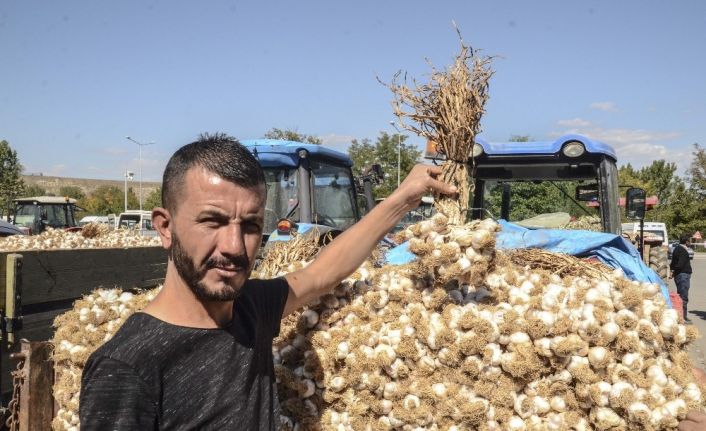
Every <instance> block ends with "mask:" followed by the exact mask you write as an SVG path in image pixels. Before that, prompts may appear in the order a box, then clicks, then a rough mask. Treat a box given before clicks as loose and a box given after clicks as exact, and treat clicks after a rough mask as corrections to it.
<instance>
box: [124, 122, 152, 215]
mask: <svg viewBox="0 0 706 431" xmlns="http://www.w3.org/2000/svg"><path fill="white" fill-rule="evenodd" d="M125 139H127V140H128V141H131V142H134V143H136V144H137V145H138V146H139V147H140V162H139V163H138V165H137V166H138V167H139V170H140V211H142V147H146V146H147V145H154V142H148V143H146V144H143V143H141V142H137V141H136V140H134V139H132V138H131V137H129V136H126V137H125Z"/></svg>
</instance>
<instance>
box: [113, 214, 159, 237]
mask: <svg viewBox="0 0 706 431" xmlns="http://www.w3.org/2000/svg"><path fill="white" fill-rule="evenodd" d="M117 227H118V229H136V230H139V231H140V234H141V235H143V236H157V231H156V230H155V229H154V227H153V226H152V211H140V210H127V211H125V212H124V213H121V214H120V216H119V217H118V225H117Z"/></svg>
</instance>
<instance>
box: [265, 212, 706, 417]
mask: <svg viewBox="0 0 706 431" xmlns="http://www.w3.org/2000/svg"><path fill="white" fill-rule="evenodd" d="M496 231H497V225H496V224H495V223H494V222H492V221H476V222H472V223H470V224H467V225H464V226H448V225H447V224H446V221H445V219H444V217H443V216H435V217H434V218H433V219H432V220H430V221H426V222H422V223H420V224H417V225H415V226H413V227H412V228H410V229H409V230H408V231H407V232H405V235H406V236H407V237H408V238H409V240H410V250H412V251H413V252H415V253H416V254H418V259H417V260H416V261H415V262H414V263H412V264H409V265H406V266H400V267H393V266H387V267H383V268H379V269H375V268H370V267H364V268H361V270H360V271H358V272H357V273H356V274H354V276H353V277H351V278H350V279H348V280H346V281H344V283H342V284H341V285H340V286H338V287H337V288H336V289H335V291H334V292H333V293H332V294H331V295H327V296H325V297H323V298H321V300H320V301H319V302H318V303H317V304H314V305H312V306H310V307H308V308H307V309H306V310H304V311H302V312H300V313H298V314H296V315H294V316H292V317H291V318H290V319H289V320H288V321H286V322H285V324H284V325H283V328H282V333H281V338H280V339H279V341H278V343H277V344H276V346H275V348H274V357H275V371H276V375H277V381H278V388H279V398H280V401H281V405H282V411H283V418H282V420H283V423H284V427H285V429H324V430H368V429H369V430H379V429H384V430H391V429H420V430H421V429H430V430H431V429H440V430H441V429H444V430H446V429H448V430H452V429H453V430H461V429H483V430H532V429H549V430H554V429H556V430H563V429H575V430H583V429H586V430H588V429H602V430H607V429H616V430H618V429H648V430H658V429H672V428H674V427H675V426H676V424H677V423H678V421H679V419H681V418H683V417H684V415H685V413H686V411H687V410H688V409H691V408H698V407H700V405H701V403H702V396H701V390H700V388H699V387H698V386H697V385H696V384H695V383H694V379H693V376H692V374H691V369H690V367H691V364H690V361H689V358H688V355H687V353H686V351H685V350H686V349H685V346H686V345H687V344H688V343H689V342H690V341H692V340H693V339H694V338H695V337H696V336H697V333H696V331H695V329H693V327H685V326H683V325H682V324H680V322H679V320H678V317H677V315H676V313H675V312H674V310H669V309H666V307H665V301H664V299H663V298H662V297H661V296H660V293H659V289H658V287H657V286H656V285H653V284H647V283H638V282H633V281H629V280H627V279H625V277H624V276H623V274H622V273H621V272H620V271H615V272H614V273H613V274H611V275H609V277H608V279H607V280H589V279H584V278H576V277H566V278H564V279H562V278H559V277H558V276H556V275H552V274H550V273H548V272H546V271H541V270H537V271H535V270H531V269H529V268H523V267H518V266H514V265H513V264H512V263H510V261H509V260H508V259H505V258H504V256H503V255H502V254H501V253H499V252H497V253H496V251H495V250H494V234H495V232H496ZM304 264H306V263H297V264H296V265H294V266H293V268H296V267H299V266H301V265H304Z"/></svg>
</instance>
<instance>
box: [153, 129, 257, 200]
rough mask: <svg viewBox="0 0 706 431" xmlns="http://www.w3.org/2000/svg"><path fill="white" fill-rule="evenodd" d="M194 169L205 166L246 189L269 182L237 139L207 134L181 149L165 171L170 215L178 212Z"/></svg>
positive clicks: (164, 177)
mask: <svg viewBox="0 0 706 431" xmlns="http://www.w3.org/2000/svg"><path fill="white" fill-rule="evenodd" d="M194 166H201V167H203V168H205V169H206V170H208V171H210V172H213V173H214V174H216V175H218V176H219V177H221V178H223V179H225V180H228V181H230V182H232V183H234V184H236V185H238V186H241V187H245V188H255V187H257V186H259V185H261V184H264V183H265V174H264V173H263V172H262V168H261V167H260V164H259V163H258V162H257V159H255V157H254V156H253V155H252V153H250V151H248V149H247V148H245V146H244V145H243V144H241V143H240V142H238V140H237V139H235V138H233V137H232V136H228V135H226V134H225V133H215V134H208V133H204V134H202V135H200V136H199V139H197V140H196V141H194V142H192V143H190V144H187V145H184V146H183V147H181V148H179V149H178V150H177V151H176V152H175V153H174V155H172V157H171V158H170V159H169V162H168V163H167V167H166V168H165V169H164V176H163V177H162V205H163V206H164V208H166V209H168V210H169V211H170V212H175V211H176V209H177V207H178V202H179V195H180V190H181V188H182V187H183V186H184V177H185V176H186V173H187V171H188V170H189V169H191V168H193V167H194Z"/></svg>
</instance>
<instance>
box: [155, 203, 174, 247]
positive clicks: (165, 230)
mask: <svg viewBox="0 0 706 431" xmlns="http://www.w3.org/2000/svg"><path fill="white" fill-rule="evenodd" d="M171 223H172V215H171V214H170V213H169V210H167V209H165V208H155V209H153V210H152V225H153V226H154V228H155V229H157V232H159V237H160V238H161V239H162V247H164V248H166V249H169V247H171V246H172V231H171V229H170V227H171Z"/></svg>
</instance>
